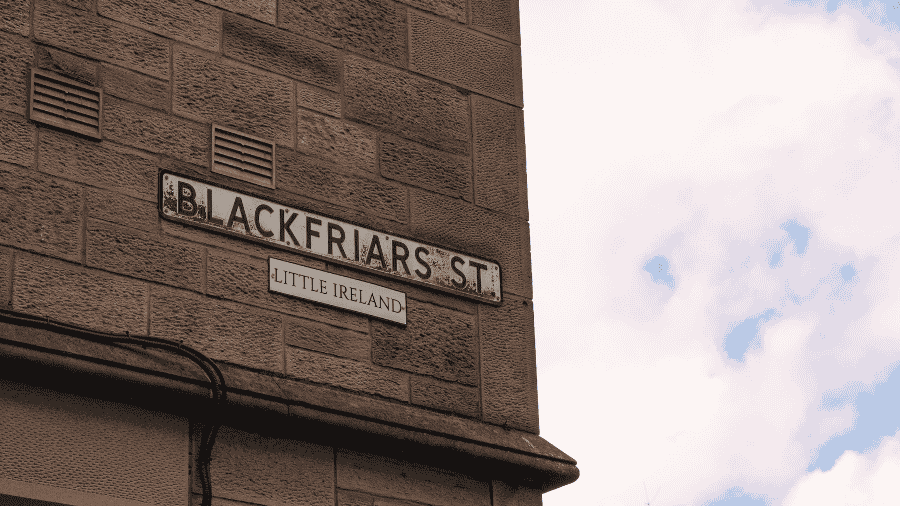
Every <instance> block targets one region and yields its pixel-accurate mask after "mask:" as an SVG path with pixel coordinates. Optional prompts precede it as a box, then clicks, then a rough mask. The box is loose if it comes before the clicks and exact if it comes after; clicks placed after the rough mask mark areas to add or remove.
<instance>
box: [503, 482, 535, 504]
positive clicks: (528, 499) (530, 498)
mask: <svg viewBox="0 0 900 506" xmlns="http://www.w3.org/2000/svg"><path fill="white" fill-rule="evenodd" d="M491 487H492V488H493V492H494V506H541V505H542V504H543V500H542V498H541V491H540V490H536V489H533V488H528V487H524V486H517V485H510V484H508V483H505V482H502V481H497V480H493V481H492V482H491Z"/></svg>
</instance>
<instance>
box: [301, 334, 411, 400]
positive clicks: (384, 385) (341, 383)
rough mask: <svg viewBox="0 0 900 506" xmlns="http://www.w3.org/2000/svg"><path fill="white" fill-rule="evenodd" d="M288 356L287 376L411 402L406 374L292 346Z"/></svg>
mask: <svg viewBox="0 0 900 506" xmlns="http://www.w3.org/2000/svg"><path fill="white" fill-rule="evenodd" d="M287 355H288V357H287V370H288V375H290V376H292V377H294V378H298V379H303V380H307V381H312V382H314V383H324V384H326V385H331V386H335V387H339V388H345V389H347V390H354V391H356V392H364V393H367V394H372V395H380V396H382V397H388V398H391V399H397V400H401V401H408V400H409V376H408V375H407V374H404V373H401V372H397V371H392V370H390V369H384V368H382V367H377V366H373V365H371V364H367V363H363V362H357V361H356V360H351V359H347V358H338V357H332V356H330V355H323V354H320V353H315V352H311V351H306V350H301V349H300V348H293V347H289V348H288V350H287Z"/></svg>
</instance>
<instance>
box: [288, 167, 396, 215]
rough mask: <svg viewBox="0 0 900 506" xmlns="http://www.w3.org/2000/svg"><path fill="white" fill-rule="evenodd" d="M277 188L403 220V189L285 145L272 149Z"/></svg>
mask: <svg viewBox="0 0 900 506" xmlns="http://www.w3.org/2000/svg"><path fill="white" fill-rule="evenodd" d="M275 157H276V164H277V167H278V170H277V171H276V174H275V182H276V185H277V186H278V187H279V188H282V189H285V190H287V191H289V192H292V193H296V194H298V195H303V196H305V197H310V198H314V199H318V200H324V201H326V202H333V203H335V204H340V205H344V206H348V207H351V208H355V209H360V210H365V211H367V212H369V213H372V214H376V215H377V216H378V217H380V218H382V219H385V220H391V221H396V222H400V223H405V222H406V221H407V211H406V189H405V188H404V187H402V186H400V185H398V184H396V183H391V182H389V181H385V180H382V179H379V178H377V177H375V176H371V175H368V174H363V173H360V172H355V171H351V170H346V171H345V170H340V169H338V168H336V167H333V166H331V165H329V164H328V163H327V162H322V161H317V160H314V159H312V158H309V157H306V156H303V155H300V154H299V153H296V152H293V151H289V150H286V149H277V150H276V152H275Z"/></svg>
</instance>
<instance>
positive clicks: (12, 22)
mask: <svg viewBox="0 0 900 506" xmlns="http://www.w3.org/2000/svg"><path fill="white" fill-rule="evenodd" d="M29 4H30V2H29V1H28V0H0V30H3V31H6V32H12V33H15V34H17V35H22V36H24V37H27V36H28V27H29V25H30V24H31V23H30V20H29V19H28V16H29V14H30V12H29Z"/></svg>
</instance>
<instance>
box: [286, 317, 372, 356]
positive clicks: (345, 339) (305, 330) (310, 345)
mask: <svg viewBox="0 0 900 506" xmlns="http://www.w3.org/2000/svg"><path fill="white" fill-rule="evenodd" d="M285 342H286V343H287V344H290V345H293V346H296V347H298V348H305V349H307V350H314V351H319V352H322V353H327V354H329V355H337V356H340V357H346V358H352V359H353V360H357V361H360V362H369V361H371V355H372V340H371V339H370V338H369V334H368V332H359V331H354V330H348V329H344V328H340V327H335V326H332V325H327V324H324V323H319V322H315V321H310V320H300V319H295V318H289V319H288V320H287V321H286V325H285Z"/></svg>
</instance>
